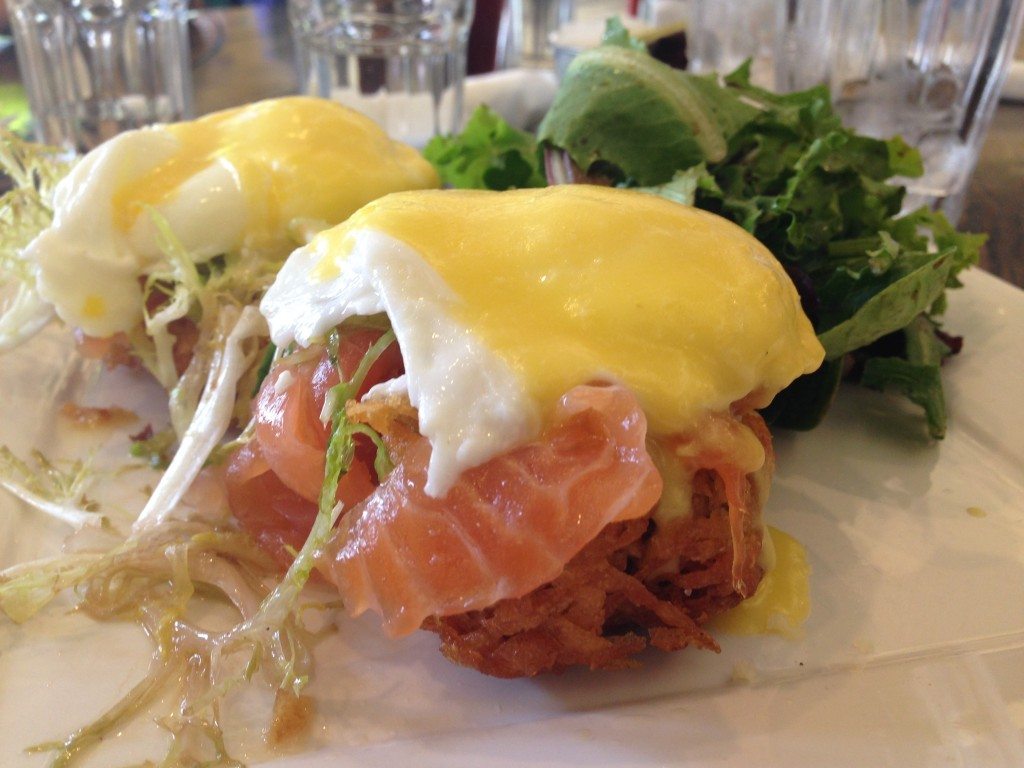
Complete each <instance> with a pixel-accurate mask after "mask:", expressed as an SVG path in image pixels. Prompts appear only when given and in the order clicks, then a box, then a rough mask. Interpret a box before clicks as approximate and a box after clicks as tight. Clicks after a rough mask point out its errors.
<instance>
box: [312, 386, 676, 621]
mask: <svg viewBox="0 0 1024 768" xmlns="http://www.w3.org/2000/svg"><path fill="white" fill-rule="evenodd" d="M646 436H647V422H646V418H645V417H644V414H643V411H642V410H641V409H640V406H639V404H638V403H637V401H636V398H635V396H634V395H633V394H632V393H631V392H630V391H629V390H627V389H625V388H623V387H619V386H580V387H575V388H573V389H572V390H570V391H569V392H568V393H567V394H566V395H565V396H564V397H563V398H562V400H561V401H560V402H559V403H558V405H557V407H556V409H555V412H554V414H553V417H552V418H551V420H550V422H549V426H548V428H547V429H546V430H545V432H544V433H543V434H542V435H540V436H539V437H538V438H537V439H536V440H534V441H533V442H531V443H528V444H526V445H523V446H521V447H519V448H517V449H515V450H513V451H511V452H509V453H507V454H505V455H503V456H500V457H498V458H495V459H492V460H490V461H488V462H486V463H485V464H482V465H481V466H478V467H475V468H473V469H471V470H468V471H466V472H464V473H463V475H462V476H461V478H460V479H459V480H458V482H457V483H456V484H455V486H454V487H453V488H452V489H451V490H450V491H449V492H448V493H447V494H446V496H445V497H443V498H440V499H438V498H433V497H430V496H428V495H427V494H426V492H425V491H424V486H425V485H426V479H427V464H428V461H429V458H430V445H429V443H428V442H427V440H426V438H424V437H421V436H419V435H418V434H416V433H415V432H414V431H413V430H412V429H409V430H406V431H402V430H391V431H390V432H389V433H387V434H385V435H384V438H385V441H387V443H388V447H389V448H390V449H391V450H392V454H393V456H394V457H396V458H395V461H396V467H395V469H394V471H393V472H392V473H391V474H390V475H389V476H388V477H387V478H386V479H385V481H384V482H383V483H382V484H381V486H380V487H379V488H377V490H375V491H374V492H373V494H371V495H370V496H369V497H368V498H367V499H366V500H365V501H364V502H363V503H362V504H361V505H360V506H358V507H357V508H356V509H354V510H352V512H350V513H349V514H347V515H346V516H345V517H344V518H343V519H342V521H341V524H340V525H339V528H338V530H337V532H336V534H335V535H334V537H333V540H332V545H331V547H330V549H329V552H328V558H327V561H326V562H325V563H324V564H323V568H322V570H323V572H324V575H325V576H326V577H327V578H328V580H330V581H332V582H333V583H334V584H335V586H336V587H337V588H338V591H339V592H340V593H341V596H342V598H343V600H344V601H345V605H346V608H347V609H348V611H349V612H350V613H352V614H354V615H358V614H360V613H362V612H364V611H366V610H368V609H372V610H374V611H376V612H378V613H380V614H381V617H382V618H383V621H384V626H385V629H386V630H387V632H388V633H389V634H391V635H392V636H399V635H404V634H408V633H410V632H412V631H414V630H416V629H418V628H419V627H420V625H421V624H422V623H423V621H424V620H425V619H427V618H428V617H431V616H445V615H449V614H455V613H462V612H465V611H469V610H473V609H477V608H483V607H485V606H488V605H491V604H493V603H495V602H497V601H498V600H502V599H505V598H515V597H520V596H522V595H525V594H527V593H528V592H530V591H532V590H534V589H536V588H537V587H539V586H541V585H543V584H545V583H546V582H548V581H550V580H551V579H553V578H555V577H556V576H558V574H559V573H561V571H562V570H563V569H564V567H565V564H566V563H567V562H568V561H569V560H570V559H571V558H572V557H573V556H574V555H575V554H576V553H578V552H579V551H580V550H581V549H583V547H584V546H586V544H587V543H588V542H590V541H591V540H593V539H594V537H596V536H597V534H598V533H600V531H601V530H602V529H603V528H604V527H605V526H606V525H607V524H609V523H611V522H614V521H619V520H629V519H632V518H637V517H641V516H644V515H646V514H647V513H648V512H649V511H650V510H651V508H652V507H653V506H654V505H655V504H656V503H657V501H658V498H659V497H660V496H661V490H662V481H661V476H660V475H659V474H658V471H657V469H656V468H655V466H654V464H653V462H652V461H651V458H650V456H649V454H648V453H647V450H646V448H645V440H646Z"/></svg>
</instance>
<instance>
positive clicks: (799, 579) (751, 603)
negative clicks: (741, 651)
mask: <svg viewBox="0 0 1024 768" xmlns="http://www.w3.org/2000/svg"><path fill="white" fill-rule="evenodd" d="M763 546H764V556H763V558H762V561H766V562H764V565H765V575H764V577H763V578H762V579H761V583H760V585H759V586H758V588H757V591H756V592H755V593H754V594H753V596H752V597H749V598H747V599H746V600H744V601H743V602H742V603H740V604H739V605H738V606H736V607H735V608H733V609H732V610H731V611H728V612H727V613H724V614H722V615H721V616H717V617H715V618H714V619H713V620H712V621H711V623H710V627H711V629H712V630H717V631H721V632H727V633H730V634H734V635H765V634H774V635H783V636H785V637H798V636H799V635H800V633H801V628H802V627H803V624H804V622H805V621H806V620H807V617H808V615H810V612H811V594H810V573H811V568H810V566H809V565H808V563H807V552H806V551H805V550H804V548H803V546H802V545H801V544H800V542H798V541H797V540H796V539H794V538H793V537H792V536H790V535H789V534H787V533H783V532H782V531H780V530H778V529H777V528H773V527H771V526H768V527H767V528H766V529H765V536H764V545H763Z"/></svg>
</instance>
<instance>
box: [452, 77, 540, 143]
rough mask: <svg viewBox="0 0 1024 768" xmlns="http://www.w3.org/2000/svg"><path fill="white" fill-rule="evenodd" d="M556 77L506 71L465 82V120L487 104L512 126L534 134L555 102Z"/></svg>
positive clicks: (472, 78) (467, 79)
mask: <svg viewBox="0 0 1024 768" xmlns="http://www.w3.org/2000/svg"><path fill="white" fill-rule="evenodd" d="M557 89H558V83H557V81H556V80H555V73H554V72H552V71H551V70H546V69H506V70H502V71H500V72H489V73H488V74H486V75H473V76H472V77H467V78H466V90H465V94H464V95H463V100H464V101H463V103H464V110H463V112H464V114H465V119H468V118H469V116H470V115H472V114H473V112H474V110H476V108H477V107H478V106H480V105H481V104H486V105H487V106H489V107H490V108H491V109H493V110H494V111H495V112H497V113H498V114H499V115H501V116H502V117H503V118H505V120H506V121H507V122H508V123H510V124H511V125H514V126H516V127H517V128H522V129H525V130H533V129H534V128H536V127H537V124H538V123H540V121H541V119H542V118H543V117H544V114H545V113H546V112H547V111H548V108H549V107H550V106H551V102H552V101H554V99H555V91H556V90H557Z"/></svg>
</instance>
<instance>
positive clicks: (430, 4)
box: [288, 0, 473, 146]
mask: <svg viewBox="0 0 1024 768" xmlns="http://www.w3.org/2000/svg"><path fill="white" fill-rule="evenodd" d="M288 11H289V17H290V19H291V24H292V30H293V32H294V34H295V42H296V53H297V58H298V62H297V63H298V72H299V84H300V90H302V91H303V92H304V93H307V94H310V95H316V96H322V97H324V98H330V99H334V100H336V101H339V102H341V103H342V104H345V105H346V106H349V107H352V108H353V109H356V110H359V111H360V112H363V113H364V114H366V115H368V116H370V117H371V118H373V119H374V120H376V121H377V122H378V123H379V124H380V125H381V126H382V127H383V128H384V130H386V131H387V132H388V133H389V134H390V135H391V136H392V137H393V138H396V139H400V140H403V141H406V142H409V143H410V144H413V145H417V146H422V145H423V144H425V143H426V142H427V141H428V140H429V139H430V138H431V137H432V136H434V135H436V134H440V133H451V132H454V131H456V130H458V129H459V127H460V125H461V121H462V100H463V81H464V79H465V74H466V41H467V39H468V36H469V25H470V22H471V20H472V16H473V0H289V6H288Z"/></svg>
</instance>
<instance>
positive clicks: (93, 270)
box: [24, 126, 247, 337]
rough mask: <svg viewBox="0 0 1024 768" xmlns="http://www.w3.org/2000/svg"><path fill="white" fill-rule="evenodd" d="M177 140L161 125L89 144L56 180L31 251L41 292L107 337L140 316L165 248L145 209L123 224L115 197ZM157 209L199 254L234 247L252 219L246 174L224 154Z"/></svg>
mask: <svg viewBox="0 0 1024 768" xmlns="http://www.w3.org/2000/svg"><path fill="white" fill-rule="evenodd" d="M179 150H180V142H179V140H178V138H177V137H175V136H174V135H172V134H171V133H170V132H169V131H166V130H164V129H163V128H161V127H159V126H157V127H153V128H146V129H142V130H138V131H131V132H128V133H123V134H121V135H119V136H117V137H115V138H113V139H111V140H110V141H108V142H106V143H105V144H103V145H101V146H100V147H99V148H97V149H96V150H94V151H93V152H91V153H89V154H88V155H87V156H86V157H84V158H83V159H82V160H81V162H79V163H78V164H77V165H76V166H75V167H74V168H73V169H72V171H71V173H69V174H68V175H67V176H66V177H65V178H64V179H62V180H61V182H60V183H59V184H58V186H57V188H56V190H55V194H54V217H53V223H52V224H51V225H50V226H49V227H48V228H47V229H46V230H44V231H43V232H42V233H40V234H39V236H38V237H36V238H35V240H33V241H32V242H31V243H30V244H29V245H28V247H27V248H26V251H25V254H24V256H25V259H26V260H27V261H28V263H30V264H32V265H33V266H34V269H35V275H36V286H37V290H38V292H39V295H40V296H41V297H42V298H43V299H44V300H45V301H46V302H48V303H50V304H51V305H52V306H53V308H54V310H55V311H56V313H57V315H58V316H59V317H60V318H61V319H62V320H64V321H65V322H66V323H68V324H70V325H72V326H74V327H77V328H81V329H82V330H83V331H84V332H85V333H87V334H89V335H91V336H97V337H106V336H111V335H113V334H115V333H118V332H120V331H129V330H131V329H132V328H134V327H135V326H136V325H137V324H138V323H139V322H140V320H141V319H142V306H143V298H142V288H141V286H140V285H139V277H140V276H141V275H143V274H145V272H146V271H147V270H148V269H149V268H150V267H152V265H153V264H154V263H156V262H158V261H159V260H160V259H161V258H162V257H163V254H162V251H161V249H160V247H159V244H158V232H157V227H156V225H155V224H154V222H153V217H152V216H149V215H147V214H146V213H143V214H141V215H140V216H139V217H138V219H137V220H136V221H135V223H134V224H133V226H132V227H131V229H130V230H129V231H127V232H122V231H120V230H119V229H118V228H117V226H116V225H115V223H114V204H113V200H114V196H115V194H116V193H117V191H118V190H119V189H121V188H122V187H123V186H124V185H125V184H130V183H131V182H132V181H134V180H136V179H139V178H141V177H142V176H143V175H145V174H146V173H147V172H149V171H151V170H152V169H154V168H156V167H157V166H158V165H160V164H161V163H163V162H165V161H167V160H168V159H170V158H172V157H173V156H175V155H176V154H177V153H178V152H179ZM154 210H155V211H156V212H157V214H158V215H159V216H161V217H162V218H163V219H165V220H166V222H167V224H168V225H169V226H170V229H171V231H173V232H174V233H175V236H176V237H177V238H178V239H179V241H180V242H181V244H182V245H183V246H184V247H185V249H186V250H187V251H188V252H189V253H190V254H191V255H192V257H193V258H194V259H197V260H199V261H202V260H203V259H208V258H211V257H213V256H215V255H217V254H221V253H225V252H227V251H230V250H232V249H233V248H237V247H238V245H239V243H240V241H241V238H242V234H243V232H244V229H245V225H246V219H247V208H246V203H245V197H244V194H243V190H242V187H241V184H240V181H239V179H238V177H237V175H236V174H235V173H234V171H233V169H232V168H231V167H230V166H229V165H228V164H226V163H222V162H219V161H218V162H214V163H212V164H211V165H209V166H207V167H206V168H205V169H203V170H202V171H200V172H199V173H197V174H196V175H194V176H192V177H191V178H190V179H188V180H187V181H186V182H185V183H184V184H182V185H181V186H180V187H179V188H178V189H177V190H176V191H175V192H174V193H173V194H172V195H171V196H170V197H169V198H168V199H167V200H166V201H165V202H163V203H161V204H159V205H156V206H154ZM90 297H98V298H99V299H100V300H99V301H95V300H92V301H90Z"/></svg>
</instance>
